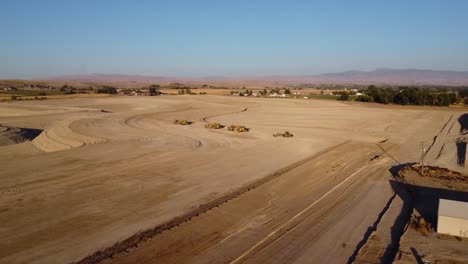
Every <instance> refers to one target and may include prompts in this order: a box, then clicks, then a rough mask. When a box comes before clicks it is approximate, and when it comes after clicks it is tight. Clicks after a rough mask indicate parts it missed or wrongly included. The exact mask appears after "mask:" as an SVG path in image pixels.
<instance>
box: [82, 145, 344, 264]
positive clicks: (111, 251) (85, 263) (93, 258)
mask: <svg viewBox="0 0 468 264" xmlns="http://www.w3.org/2000/svg"><path fill="white" fill-rule="evenodd" d="M350 142H351V140H348V141H345V142H342V143H340V144H337V145H334V146H331V147H329V148H327V149H325V150H322V151H320V152H318V153H315V154H313V155H311V156H309V157H307V158H305V159H302V160H300V161H298V162H295V163H293V164H290V165H288V166H286V167H284V168H282V169H280V170H278V171H276V172H273V173H271V174H269V175H267V176H266V177H263V178H261V179H258V180H255V181H253V182H251V183H248V184H246V185H244V186H243V187H240V188H238V189H236V190H233V191H231V192H228V193H225V194H224V195H222V196H220V197H218V198H216V199H214V200H212V201H209V202H207V203H205V204H201V205H199V206H198V207H197V208H196V209H194V210H191V211H189V212H187V213H185V214H182V215H180V216H178V217H175V218H173V219H171V220H169V221H166V222H164V223H162V224H160V225H157V226H155V227H154V228H152V229H149V230H146V231H143V232H140V233H137V234H135V235H133V236H131V237H129V238H127V239H125V240H123V241H121V242H118V243H116V244H114V245H113V246H111V247H109V248H107V249H104V250H99V251H97V252H95V253H93V254H91V255H89V256H88V257H85V258H84V259H82V260H80V261H79V262H77V263H78V264H91V263H98V262H101V261H103V260H104V259H107V258H112V256H113V255H115V254H117V253H121V252H125V251H126V250H127V249H129V248H132V247H137V246H138V244H140V243H142V242H144V241H145V240H147V239H149V238H151V237H153V236H155V235H157V234H159V233H161V232H163V231H165V230H168V229H171V228H173V227H175V226H178V225H180V224H182V223H184V222H188V221H190V220H191V219H192V218H194V217H196V216H198V215H199V214H202V213H204V212H207V211H208V210H210V209H212V208H215V207H218V206H219V205H221V204H223V203H226V202H228V201H230V200H232V199H234V198H236V197H238V196H239V195H241V194H243V193H246V192H248V191H250V190H253V189H255V188H257V187H259V186H261V185H263V184H265V183H267V182H269V181H271V180H273V179H275V178H277V177H279V176H281V175H283V174H285V173H287V172H289V171H291V170H293V169H295V168H297V167H299V166H301V165H303V164H305V163H307V162H309V161H311V160H313V159H315V158H317V157H319V156H322V155H324V154H326V153H328V152H330V151H332V150H334V149H336V148H339V147H341V146H343V145H345V144H348V143H350Z"/></svg>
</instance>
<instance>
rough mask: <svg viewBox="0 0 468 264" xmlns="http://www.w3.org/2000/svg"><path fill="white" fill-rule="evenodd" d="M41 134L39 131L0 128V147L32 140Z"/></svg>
mask: <svg viewBox="0 0 468 264" xmlns="http://www.w3.org/2000/svg"><path fill="white" fill-rule="evenodd" d="M41 132H42V130H40V129H32V128H19V127H7V126H0V146H6V145H12V144H17V143H21V142H24V141H30V140H33V139H34V138H36V137H37V136H39V134H41Z"/></svg>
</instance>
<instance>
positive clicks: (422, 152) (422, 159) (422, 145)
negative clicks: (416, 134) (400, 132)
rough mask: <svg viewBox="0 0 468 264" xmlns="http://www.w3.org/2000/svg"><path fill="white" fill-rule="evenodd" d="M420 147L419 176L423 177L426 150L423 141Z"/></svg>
mask: <svg viewBox="0 0 468 264" xmlns="http://www.w3.org/2000/svg"><path fill="white" fill-rule="evenodd" d="M420 145H421V176H424V156H425V154H426V149H425V148H424V141H423V142H421V143H420Z"/></svg>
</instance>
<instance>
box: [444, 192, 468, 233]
mask: <svg viewBox="0 0 468 264" xmlns="http://www.w3.org/2000/svg"><path fill="white" fill-rule="evenodd" d="M437 232H438V233H441V234H448V235H452V236H460V237H468V203H467V202H459V201H454V200H446V199H439V213H438V220H437Z"/></svg>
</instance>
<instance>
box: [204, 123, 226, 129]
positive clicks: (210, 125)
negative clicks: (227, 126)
mask: <svg viewBox="0 0 468 264" xmlns="http://www.w3.org/2000/svg"><path fill="white" fill-rule="evenodd" d="M205 127H206V128H211V129H221V128H223V127H224V126H223V125H221V124H220V123H216V122H211V123H208V124H206V125H205Z"/></svg>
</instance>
